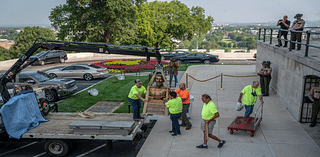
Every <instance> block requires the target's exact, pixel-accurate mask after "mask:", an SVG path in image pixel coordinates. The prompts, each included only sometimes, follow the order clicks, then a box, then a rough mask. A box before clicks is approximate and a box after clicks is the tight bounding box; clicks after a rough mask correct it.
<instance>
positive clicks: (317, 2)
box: [0, 0, 320, 26]
mask: <svg viewBox="0 0 320 157" xmlns="http://www.w3.org/2000/svg"><path fill="white" fill-rule="evenodd" d="M150 1H152V0H148V2H150ZM180 1H181V2H182V3H184V4H186V5H187V6H188V7H189V8H191V7H192V6H200V7H203V8H204V9H205V11H206V12H205V14H206V15H207V16H212V17H213V18H214V20H215V21H214V23H262V22H271V21H275V22H276V21H277V20H279V19H281V18H282V17H283V15H288V17H289V20H291V21H293V20H294V18H293V17H294V15H296V14H297V13H302V14H303V17H302V19H304V20H311V21H316V20H320V9H319V8H320V0H303V1H301V0H180ZM65 3H66V0H0V26H3V25H28V24H31V25H32V24H34V25H50V24H51V22H50V20H49V18H48V16H49V15H50V11H51V10H52V8H55V7H56V6H58V5H60V4H65Z"/></svg>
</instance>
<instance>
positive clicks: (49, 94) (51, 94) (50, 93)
mask: <svg viewBox="0 0 320 157" xmlns="http://www.w3.org/2000/svg"><path fill="white" fill-rule="evenodd" d="M46 98H47V99H48V101H49V102H52V101H57V100H58V94H57V92H56V91H54V90H46Z"/></svg>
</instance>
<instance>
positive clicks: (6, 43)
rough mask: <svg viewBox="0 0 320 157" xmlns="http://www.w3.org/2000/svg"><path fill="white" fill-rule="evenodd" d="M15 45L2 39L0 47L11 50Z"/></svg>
mask: <svg viewBox="0 0 320 157" xmlns="http://www.w3.org/2000/svg"><path fill="white" fill-rule="evenodd" d="M13 44H14V43H13V42H12V41H9V40H8V39H0V46H1V47H3V48H5V49H10V47H11V46H12V45H13Z"/></svg>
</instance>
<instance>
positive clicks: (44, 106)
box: [39, 98, 50, 116]
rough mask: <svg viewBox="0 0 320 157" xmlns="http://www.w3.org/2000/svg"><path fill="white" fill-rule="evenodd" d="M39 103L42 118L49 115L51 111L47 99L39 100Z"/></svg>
mask: <svg viewBox="0 0 320 157" xmlns="http://www.w3.org/2000/svg"><path fill="white" fill-rule="evenodd" d="M39 103H40V111H41V114H42V116H46V115H48V113H49V111H50V105H49V101H48V100H47V99H46V98H41V99H39Z"/></svg>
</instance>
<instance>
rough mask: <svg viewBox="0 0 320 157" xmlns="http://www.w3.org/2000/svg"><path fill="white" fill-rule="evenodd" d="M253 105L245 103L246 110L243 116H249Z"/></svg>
mask: <svg viewBox="0 0 320 157" xmlns="http://www.w3.org/2000/svg"><path fill="white" fill-rule="evenodd" d="M253 106H254V105H245V108H246V112H245V113H244V116H245V117H250V115H251V113H252V111H253Z"/></svg>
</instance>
